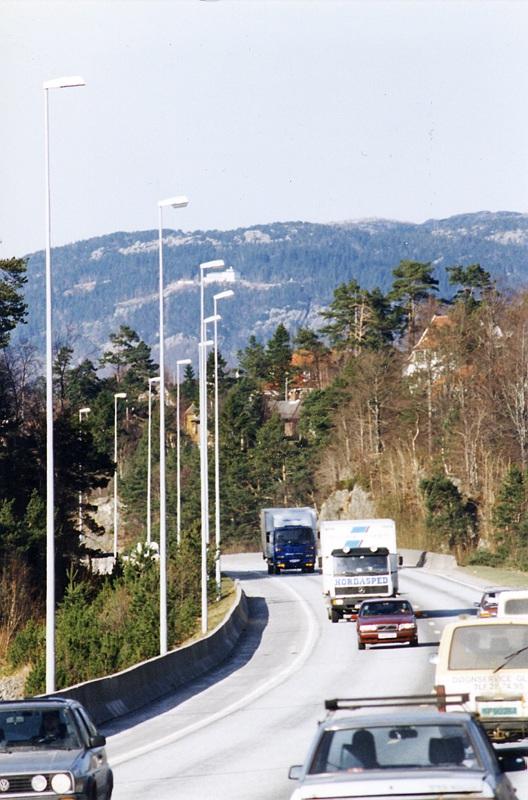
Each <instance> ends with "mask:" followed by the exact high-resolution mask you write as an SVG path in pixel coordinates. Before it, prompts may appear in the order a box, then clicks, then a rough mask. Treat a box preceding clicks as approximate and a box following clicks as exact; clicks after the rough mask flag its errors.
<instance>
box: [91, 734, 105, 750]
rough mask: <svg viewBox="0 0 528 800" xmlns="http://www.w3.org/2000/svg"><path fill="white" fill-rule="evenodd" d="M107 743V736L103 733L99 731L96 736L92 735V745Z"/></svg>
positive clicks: (100, 745)
mask: <svg viewBox="0 0 528 800" xmlns="http://www.w3.org/2000/svg"><path fill="white" fill-rule="evenodd" d="M105 744H106V736H103V734H102V733H97V734H96V735H95V736H90V747H104V746H105Z"/></svg>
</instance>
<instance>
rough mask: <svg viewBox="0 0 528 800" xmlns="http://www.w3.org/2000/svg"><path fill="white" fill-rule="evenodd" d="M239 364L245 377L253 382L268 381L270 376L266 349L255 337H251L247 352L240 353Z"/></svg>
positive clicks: (241, 351)
mask: <svg viewBox="0 0 528 800" xmlns="http://www.w3.org/2000/svg"><path fill="white" fill-rule="evenodd" d="M238 363H239V365H240V369H241V370H242V372H243V373H244V375H246V376H247V377H248V378H250V379H251V380H254V381H259V380H266V378H267V376H268V359H267V356H266V348H265V347H264V345H262V344H260V342H258V341H257V339H256V337H255V336H250V337H249V343H248V345H247V347H246V348H245V350H240V351H239V352H238Z"/></svg>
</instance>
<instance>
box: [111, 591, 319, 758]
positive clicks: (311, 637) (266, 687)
mask: <svg viewBox="0 0 528 800" xmlns="http://www.w3.org/2000/svg"><path fill="white" fill-rule="evenodd" d="M281 588H286V589H287V590H288V591H289V592H291V594H293V595H294V596H295V598H296V599H297V601H298V602H299V603H300V606H301V609H302V611H303V613H304V615H305V617H306V620H307V622H308V635H307V637H306V640H305V643H304V646H303V648H302V650H301V651H300V653H299V655H298V656H297V658H295V659H294V660H293V661H292V663H291V664H290V665H289V666H287V667H286V668H285V669H283V670H282V672H279V673H277V675H275V676H274V677H273V678H270V679H269V680H268V681H266V682H265V683H263V684H262V685H261V686H259V687H257V689H254V690H253V691H252V692H249V694H246V695H245V696H244V697H241V698H240V699H239V700H236V701H235V702H234V703H231V705H230V706H226V708H223V709H222V711H217V712H216V713H215V714H211V715H210V716H208V717H206V718H204V719H201V720H199V721H198V722H194V723H193V724H192V725H187V727H186V728H182V729H181V730H179V731H176V732H175V733H171V734H169V735H168V736H162V737H161V738H160V739H156V740H154V741H150V742H149V743H148V744H145V745H143V746H142V747H137V748H136V749H135V750H131V751H129V752H128V753H125V754H123V755H121V756H116V757H115V758H112V757H110V763H111V766H112V767H114V766H117V765H118V764H124V763H125V762H127V761H132V759H134V758H138V757H140V756H143V755H145V754H146V753H150V752H152V750H157V749H158V748H160V747H165V746H166V745H168V744H172V743H173V742H177V741H178V740H179V739H183V738H184V737H185V736H188V735H189V734H191V733H194V732H195V731H198V730H200V728H204V727H205V726H206V725H211V724H212V723H213V722H216V721H217V720H219V719H223V717H227V716H229V714H232V713H233V712H234V711H238V710H239V709H241V708H243V707H244V706H246V705H248V704H249V703H251V702H252V701H253V700H256V699H257V698H258V697H261V696H262V695H263V694H266V692H269V691H270V689H274V688H275V686H278V685H279V684H280V683H282V682H283V681H285V680H286V679H287V678H289V677H290V675H292V674H293V673H294V672H296V671H297V670H298V669H300V668H301V667H302V665H303V664H304V663H305V662H306V661H307V659H308V657H309V655H310V653H311V652H312V650H313V648H314V646H315V643H316V640H317V635H318V632H319V630H320V628H319V626H318V625H316V623H315V617H314V614H313V612H312V611H311V609H310V606H309V604H308V603H307V602H306V600H304V599H303V598H302V597H301V595H300V594H299V592H297V591H296V590H295V589H293V588H292V587H291V586H290V585H289V584H287V583H286V582H283V583H282V585H281ZM211 688H212V687H211ZM203 694H204V693H203V692H202V695H203ZM125 735H126V731H123V733H121V734H116V735H115V736H112V737H110V739H111V740H114V741H115V740H116V739H117V738H118V737H119V738H123V737H124V736H125Z"/></svg>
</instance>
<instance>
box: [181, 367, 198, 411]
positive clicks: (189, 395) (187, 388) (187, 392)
mask: <svg viewBox="0 0 528 800" xmlns="http://www.w3.org/2000/svg"><path fill="white" fill-rule="evenodd" d="M180 397H181V398H182V401H183V402H184V403H186V404H187V405H190V404H191V403H195V404H198V380H197V379H196V376H195V374H194V369H193V366H192V364H187V366H186V367H185V370H184V372H183V381H182V382H181V385H180Z"/></svg>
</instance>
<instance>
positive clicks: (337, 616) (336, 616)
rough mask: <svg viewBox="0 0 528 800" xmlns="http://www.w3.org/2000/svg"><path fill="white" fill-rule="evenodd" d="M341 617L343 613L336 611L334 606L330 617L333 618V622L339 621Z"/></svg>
mask: <svg viewBox="0 0 528 800" xmlns="http://www.w3.org/2000/svg"><path fill="white" fill-rule="evenodd" d="M340 618H341V614H340V613H339V611H336V610H335V608H333V609H332V610H331V611H330V619H331V621H332V622H339V620H340Z"/></svg>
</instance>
